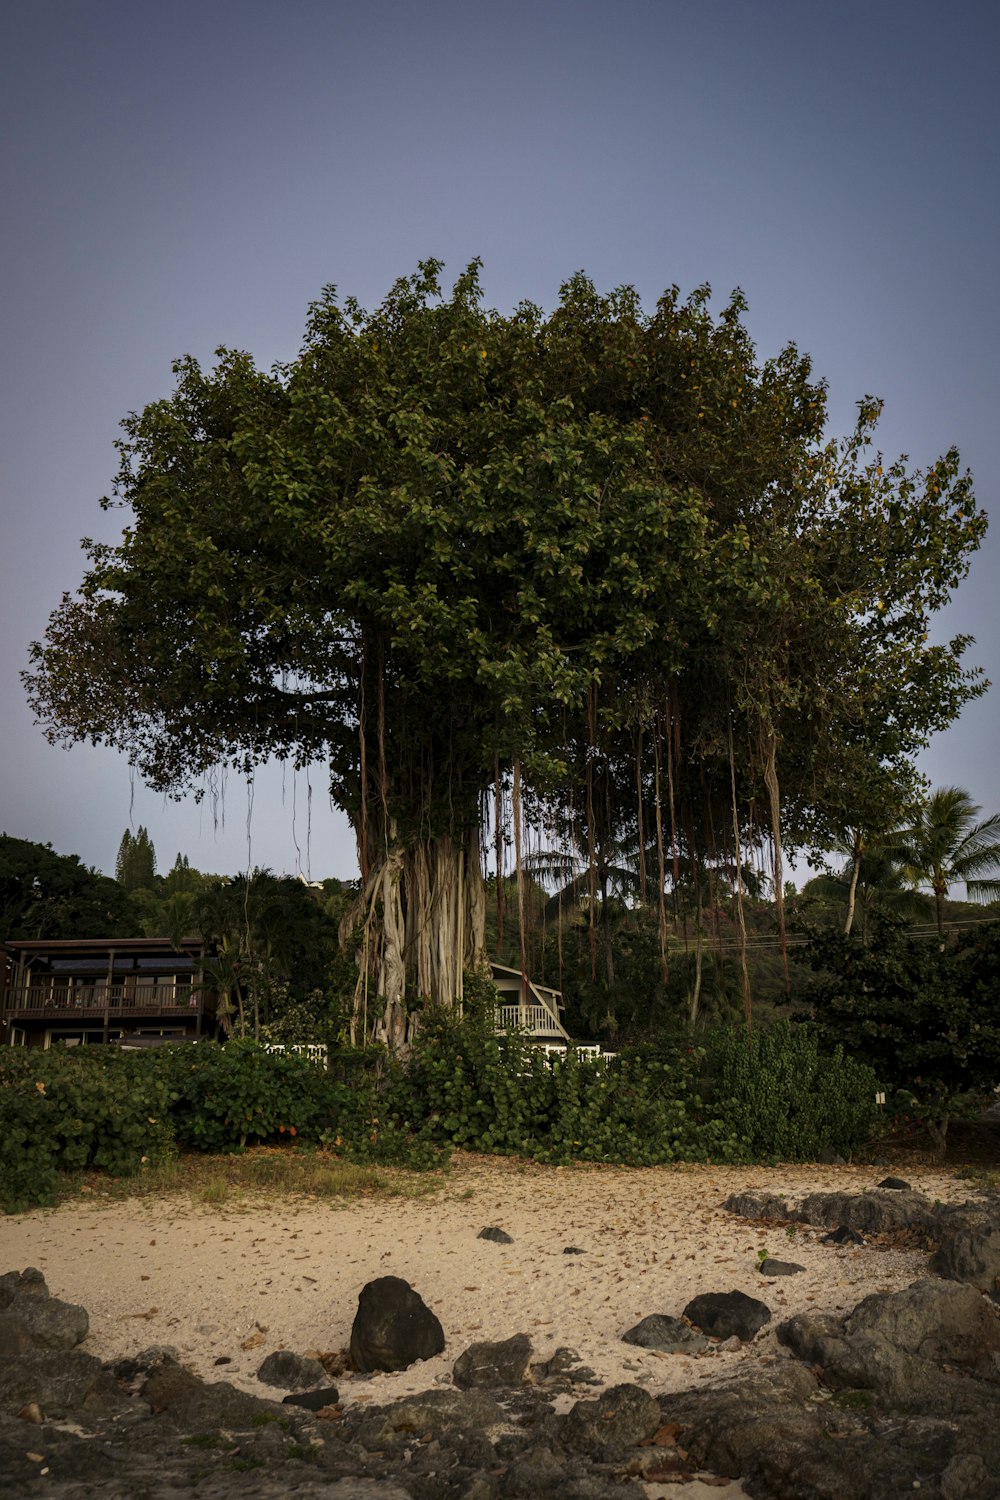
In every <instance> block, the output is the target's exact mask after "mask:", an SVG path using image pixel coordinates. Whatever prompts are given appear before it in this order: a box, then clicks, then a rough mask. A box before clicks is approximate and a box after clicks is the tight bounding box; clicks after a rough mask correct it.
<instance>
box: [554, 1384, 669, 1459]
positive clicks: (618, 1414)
mask: <svg viewBox="0 0 1000 1500" xmlns="http://www.w3.org/2000/svg"><path fill="white" fill-rule="evenodd" d="M659 1425H660V1407H659V1403H658V1402H657V1401H655V1400H654V1399H653V1397H652V1396H651V1395H650V1394H649V1392H648V1391H644V1390H643V1389H642V1387H641V1386H638V1385H614V1386H611V1387H610V1389H609V1390H606V1391H602V1392H601V1394H600V1396H598V1398H597V1400H596V1401H577V1402H576V1404H575V1405H574V1406H573V1407H572V1408H571V1409H570V1411H569V1412H567V1414H566V1418H565V1421H564V1423H563V1442H564V1444H565V1445H566V1446H567V1447H569V1448H572V1449H574V1450H576V1451H579V1452H582V1453H590V1454H594V1453H599V1454H621V1453H623V1452H625V1451H626V1450H627V1449H629V1448H634V1447H636V1445H637V1444H638V1443H641V1442H643V1441H644V1439H646V1438H648V1437H652V1435H653V1433H654V1432H655V1431H656V1430H657V1428H658V1427H659Z"/></svg>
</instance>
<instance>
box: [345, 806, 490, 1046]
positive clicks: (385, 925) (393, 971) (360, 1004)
mask: <svg viewBox="0 0 1000 1500" xmlns="http://www.w3.org/2000/svg"><path fill="white" fill-rule="evenodd" d="M369 855H370V858H371V861H372V868H371V872H370V874H369V877H368V881H367V883H366V885H365V888H364V890H363V891H362V893H361V894H360V896H359V897H358V900H357V901H356V902H355V904H354V906H353V907H352V908H351V910H350V911H349V912H348V913H347V914H346V916H345V917H344V919H343V921H342V923H341V927H340V939H341V944H342V945H344V946H345V947H346V945H347V944H348V942H349V941H350V940H351V938H352V936H354V934H355V933H356V931H357V928H358V926H359V925H360V926H361V927H362V928H363V939H362V942H361V944H360V947H359V954H358V967H359V974H358V983H357V988H356V991H355V1023H356V1029H359V1030H360V1033H361V1034H362V1036H363V1037H364V1039H365V1040H375V1041H379V1042H383V1043H384V1044H385V1045H386V1046H387V1047H388V1048H389V1049H390V1050H391V1051H393V1052H396V1053H399V1052H402V1051H405V1049H406V1047H407V1045H408V1043H409V1042H410V1041H411V1040H412V1038H413V1036H414V1034H415V1031H416V1028H417V1025H418V1015H419V1007H420V1005H421V1004H422V1003H426V1002H433V1003H435V1004H438V1005H455V1004H456V1003H458V1004H460V1003H461V997H462V988H463V986H462V975H463V972H464V971H465V970H466V969H477V968H479V967H481V966H482V964H483V963H484V962H485V955H486V890H485V887H484V885H483V877H482V867H481V864H480V858H479V831H478V829H473V830H471V831H470V833H469V835H468V838H467V841H466V843H465V845H464V847H463V845H462V844H461V843H460V842H458V841H457V840H456V839H454V838H452V837H451V836H450V835H448V834H444V835H442V836H440V837H438V838H430V839H424V840H421V841H420V842H416V843H413V844H411V845H409V846H408V847H406V846H404V845H403V844H402V842H401V841H400V840H399V838H398V834H397V830H396V828H395V826H394V825H391V826H390V829H389V840H388V849H387V850H386V851H385V852H383V853H382V854H381V855H376V854H375V853H374V851H373V850H372V849H371V845H369ZM370 994H374V995H376V996H377V997H378V1005H377V1006H376V1007H374V1008H373V1009H374V1011H375V1014H374V1015H373V1017H372V1021H371V1024H369V1022H368V1020H367V1017H366V1014H365V1011H366V1008H367V1007H366V1001H367V997H368V996H369V995H370ZM359 1021H360V1027H358V1025H357V1023H358V1022H359ZM366 1032H368V1033H370V1035H368V1036H364V1033H366Z"/></svg>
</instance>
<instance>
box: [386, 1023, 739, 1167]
mask: <svg viewBox="0 0 1000 1500" xmlns="http://www.w3.org/2000/svg"><path fill="white" fill-rule="evenodd" d="M661 1051H662V1054H663V1055H657V1056H653V1055H647V1052H648V1049H646V1051H644V1050H642V1049H636V1050H634V1051H632V1052H627V1053H623V1054H622V1055H621V1056H619V1057H617V1058H614V1059H600V1060H598V1059H593V1060H592V1059H589V1058H587V1059H584V1058H581V1057H579V1056H578V1055H577V1053H576V1052H575V1050H574V1049H573V1048H572V1047H570V1048H569V1049H568V1050H567V1052H566V1055H565V1056H564V1057H559V1056H556V1057H553V1058H551V1059H547V1058H546V1057H545V1055H544V1054H543V1053H542V1052H541V1051H540V1050H539V1049H538V1048H537V1047H535V1046H533V1045H532V1044H531V1042H530V1041H528V1040H527V1039H526V1038H525V1037H523V1036H521V1035H518V1034H517V1033H514V1034H512V1035H510V1036H505V1037H498V1036H496V1035H495V1034H494V1033H493V1031H492V1027H491V1024H490V1017H489V1015H488V1014H487V1013H484V1014H482V1015H476V1014H473V1015H471V1016H469V1017H466V1018H465V1019H458V1018H457V1017H456V1016H455V1014H454V1012H451V1011H445V1010H438V1011H431V1012H429V1013H428V1016H427V1018H426V1020H425V1023H424V1026H423V1028H422V1030H421V1032H420V1034H419V1036H418V1038H417V1042H416V1045H415V1047H414V1049H413V1053H412V1055H411V1057H410V1059H409V1061H408V1063H407V1066H406V1067H405V1068H404V1069H403V1070H402V1071H401V1073H400V1075H399V1077H398V1079H397V1080H396V1082H395V1084H394V1086H393V1088H392V1089H391V1090H390V1092H389V1097H388V1103H389V1106H390V1108H391V1109H392V1111H393V1112H394V1116H395V1118H396V1120H397V1122H398V1124H399V1126H400V1128H401V1129H403V1130H404V1131H407V1132H409V1133H410V1134H415V1135H419V1136H422V1137H423V1138H424V1139H429V1140H432V1141H437V1142H442V1143H447V1144H450V1145H454V1146H462V1147H464V1148H465V1149H466V1150H470V1151H483V1152H491V1153H499V1154H502V1153H516V1154H518V1155H520V1156H528V1157H532V1158H533V1159H534V1160H536V1161H546V1162H566V1161H571V1160H579V1161H602V1162H617V1163H620V1164H623V1165H629V1166H649V1165H652V1164H654V1163H658V1162H668V1161H678V1160H682V1159H684V1160H704V1159H705V1158H707V1157H709V1156H718V1155H722V1154H725V1152H726V1149H727V1131H726V1127H725V1126H724V1125H723V1124H722V1123H721V1122H720V1121H718V1120H715V1119H712V1118H711V1117H710V1116H709V1115H708V1113H707V1112H706V1111H705V1109H704V1108H703V1106H702V1103H701V1099H700V1097H699V1096H698V1093H697V1089H696V1087H695V1086H694V1085H695V1081H696V1072H697V1061H698V1059H697V1055H696V1051H695V1049H693V1048H689V1047H687V1046H686V1045H684V1046H677V1047H676V1048H674V1049H672V1050H670V1051H669V1055H667V1052H666V1051H663V1049H661Z"/></svg>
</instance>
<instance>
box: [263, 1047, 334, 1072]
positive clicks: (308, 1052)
mask: <svg viewBox="0 0 1000 1500" xmlns="http://www.w3.org/2000/svg"><path fill="white" fill-rule="evenodd" d="M264 1051H265V1052H294V1053H296V1054H297V1055H298V1056H299V1057H308V1059H309V1061H310V1062H314V1063H319V1065H320V1066H321V1067H323V1068H325V1067H326V1065H327V1062H328V1061H329V1057H330V1053H329V1049H328V1048H327V1047H326V1046H325V1045H324V1043H323V1042H289V1043H288V1045H287V1046H286V1044H285V1043H284V1042H266V1043H265V1044H264Z"/></svg>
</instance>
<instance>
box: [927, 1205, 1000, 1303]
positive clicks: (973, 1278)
mask: <svg viewBox="0 0 1000 1500" xmlns="http://www.w3.org/2000/svg"><path fill="white" fill-rule="evenodd" d="M930 1268H931V1270H932V1271H933V1272H934V1274H935V1275H936V1276H943V1277H945V1278H946V1279H947V1280H948V1281H962V1282H965V1283H966V1284H967V1285H968V1286H974V1287H976V1288H977V1290H979V1291H980V1292H985V1293H986V1295H987V1296H988V1297H992V1299H993V1301H994V1302H1000V1228H997V1227H995V1226H994V1225H992V1224H990V1225H988V1226H987V1225H983V1226H982V1227H979V1228H970V1229H957V1230H956V1231H955V1232H954V1233H953V1234H950V1235H948V1237H947V1238H946V1239H944V1240H942V1242H941V1244H940V1245H939V1247H938V1249H937V1252H936V1253H935V1254H934V1255H933V1256H932V1257H931V1264H930Z"/></svg>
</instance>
